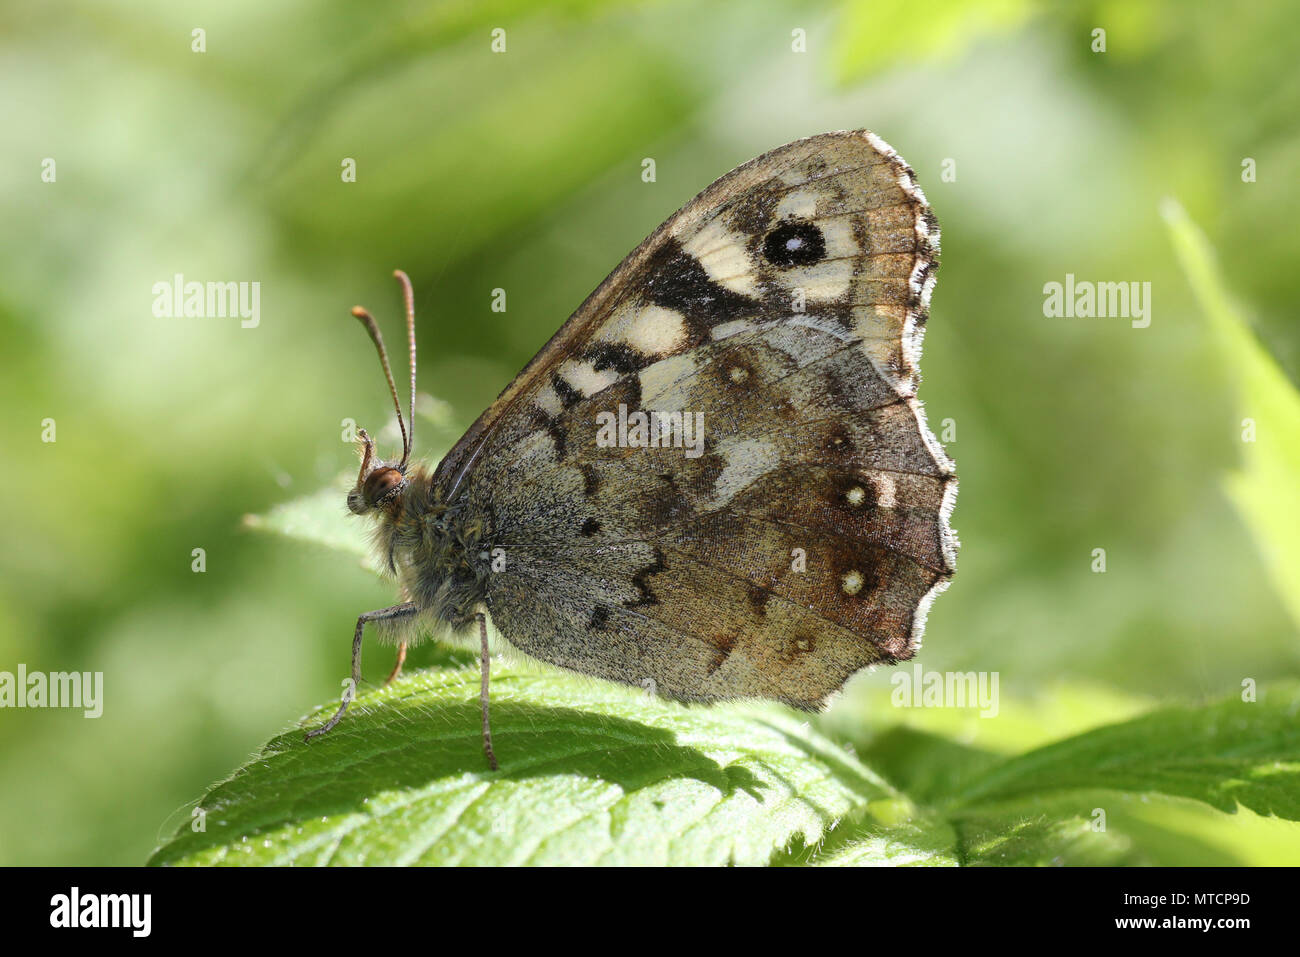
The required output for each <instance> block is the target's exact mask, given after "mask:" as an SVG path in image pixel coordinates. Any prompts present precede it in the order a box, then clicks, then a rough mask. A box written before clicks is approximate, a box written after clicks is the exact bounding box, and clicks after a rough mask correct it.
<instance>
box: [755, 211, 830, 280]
mask: <svg viewBox="0 0 1300 957" xmlns="http://www.w3.org/2000/svg"><path fill="white" fill-rule="evenodd" d="M763 255H764V256H765V257H766V258H767V261H768V262H770V263H771V264H772V265H773V266H780V267H781V268H782V269H788V268H789V267H791V266H811V265H812V264H813V263H815V262H820V261H821V258H822V257H823V256H825V255H826V238H825V237H824V236H822V231H821V230H820V229H818V228H817V226H816V225H815V224H814V223H810V222H808V221H807V220H802V219H791V220H786V221H785V222H783V223H781V224H780V225H779V226H777V227H776V229H774V230H772V231H771V232H770V233H768V234H767V239H765V240H763Z"/></svg>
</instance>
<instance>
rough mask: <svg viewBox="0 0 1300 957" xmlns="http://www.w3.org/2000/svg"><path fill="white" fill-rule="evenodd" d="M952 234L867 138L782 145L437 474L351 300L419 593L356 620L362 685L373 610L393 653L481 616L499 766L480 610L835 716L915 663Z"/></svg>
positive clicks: (372, 465) (628, 264)
mask: <svg viewBox="0 0 1300 957" xmlns="http://www.w3.org/2000/svg"><path fill="white" fill-rule="evenodd" d="M938 252H939V227H938V224H937V222H936V221H935V218H934V214H933V213H931V211H930V207H929V206H928V205H927V204H926V201H925V196H924V194H923V193H922V192H921V189H920V187H918V186H917V185H916V183H915V182H914V180H913V174H912V170H911V169H910V168H908V166H907V165H906V164H905V163H904V162H903V161H902V159H901V158H899V156H898V154H897V153H895V152H894V151H893V150H892V149H891V148H890V147H889V146H888V145H886V144H885V143H884V142H883V141H882V140H880V139H879V138H878V137H876V136H875V135H874V134H872V133H869V132H866V131H856V132H841V133H826V134H823V135H821V136H814V137H811V138H809V139H804V140H798V141H797V142H794V143H790V144H787V145H786V146H782V147H780V148H778V149H775V150H772V151H771V152H770V153H765V154H764V155H762V156H760V157H758V158H757V159H755V160H753V161H751V162H749V163H746V164H745V165H743V166H741V167H739V168H737V169H735V170H732V171H731V172H730V173H728V174H727V175H726V176H723V177H722V178H721V179H719V180H718V181H717V182H716V183H714V184H713V185H712V186H710V187H709V188H708V189H706V190H704V192H702V193H700V194H699V195H698V196H697V197H695V199H693V200H691V201H690V202H689V203H687V204H686V205H685V206H684V207H683V208H682V209H681V210H680V211H678V212H677V213H676V214H674V215H673V216H672V217H670V218H669V219H668V221H667V222H665V223H664V224H663V225H662V226H660V227H659V228H658V229H657V230H655V231H654V233H653V234H651V236H650V237H649V238H648V239H647V240H646V241H645V242H643V243H642V244H641V245H640V246H638V247H637V248H636V249H635V250H634V251H633V252H632V253H631V255H629V256H628V257H627V258H626V259H625V260H623V262H622V264H621V265H619V267H618V268H617V269H615V270H614V272H613V273H612V274H611V275H610V276H609V278H607V279H606V280H605V281H604V282H603V283H601V284H600V286H599V287H598V288H597V289H596V291H595V292H593V293H592V294H591V295H590V296H589V297H588V298H587V301H586V302H584V303H583V304H582V305H581V306H580V307H579V308H578V311H577V312H575V313H574V314H573V316H572V317H571V318H570V319H569V321H568V322H566V323H565V324H564V325H563V326H562V327H561V328H560V331H559V332H557V333H556V334H555V336H554V337H553V338H552V339H551V340H550V341H549V342H548V343H547V344H546V345H545V346H544V347H543V348H542V350H541V351H540V352H539V353H538V354H537V355H536V356H535V357H534V358H533V360H532V361H531V362H529V363H528V365H527V366H525V367H524V369H523V371H522V372H520V373H519V375H518V376H516V377H515V379H514V381H513V382H511V383H510V385H509V386H508V387H507V388H506V389H505V391H504V392H502V393H501V395H500V397H499V398H498V399H497V400H496V401H495V402H494V403H493V404H492V406H491V407H490V408H489V409H488V410H487V411H486V412H484V413H483V414H482V415H481V416H480V417H479V419H478V421H477V422H475V423H474V425H473V426H472V427H471V428H470V430H469V431H468V432H467V433H466V434H465V435H464V437H463V438H461V440H460V441H459V442H458V443H456V445H455V447H454V448H453V449H452V450H451V451H450V452H449V453H448V454H447V456H446V457H445V458H444V459H443V460H442V462H441V463H440V464H439V465H438V467H437V468H436V469H435V470H433V471H429V470H427V469H425V468H424V467H422V466H420V465H418V464H416V463H413V462H411V442H412V435H411V431H410V429H411V426H412V425H413V423H412V422H411V421H410V417H408V419H407V420H406V421H403V420H402V410H401V403H400V401H399V400H398V398H397V390H396V387H395V385H394V383H393V377H392V373H391V371H390V369H389V364H388V358H387V355H386V354H385V351H384V347H383V339H382V337H381V336H380V334H379V331H378V328H377V327H376V325H375V322H374V320H373V319H372V318H371V317H370V315H369V314H368V313H367V312H365V310H363V309H360V308H359V307H358V308H357V309H355V310H353V312H354V314H355V315H356V316H357V317H358V318H360V319H361V320H362V322H363V323H364V324H365V325H366V327H367V329H368V330H369V332H370V334H371V337H372V339H373V340H374V342H375V345H376V347H377V348H378V350H379V353H380V359H381V362H382V364H383V368H384V374H385V376H386V377H387V379H388V384H389V390H390V392H391V393H392V397H393V403H394V405H395V406H397V412H398V423H399V426H400V427H401V430H402V439H403V448H402V457H401V459H400V460H396V461H387V460H380V459H378V458H376V456H375V453H374V444H373V442H372V441H371V439H370V438H369V436H367V435H366V434H365V433H364V432H362V433H361V439H362V442H363V448H362V461H361V471H360V474H359V475H358V476H357V483H356V487H355V488H354V489H353V490H352V491H351V492H350V493H349V494H348V506H349V508H350V509H351V510H352V511H353V512H355V513H357V514H359V515H370V516H372V517H373V518H374V519H375V520H376V534H377V539H376V541H377V548H378V551H379V554H380V557H381V559H382V562H383V565H384V566H385V568H386V569H387V570H388V572H390V573H391V574H392V575H393V576H394V577H395V578H396V579H397V582H398V583H399V585H400V587H401V591H402V595H403V597H404V598H405V599H406V600H405V601H403V602H402V603H401V604H398V605H394V606H393V607H391V608H385V609H382V610H380V611H373V612H367V613H366V614H364V615H362V616H361V617H360V618H358V619H357V626H356V633H355V637H354V642H353V681H354V683H357V682H359V681H360V679H361V675H360V656H361V639H362V631H363V628H364V626H365V624H366V622H376V623H378V625H379V627H380V629H381V632H382V633H383V634H385V635H386V636H387V637H390V638H392V639H393V640H396V641H397V642H398V643H399V645H400V648H401V650H400V651H399V661H398V668H400V666H401V657H402V654H404V651H405V647H406V643H407V642H410V641H414V640H417V639H418V638H420V637H421V636H425V635H428V634H430V633H431V632H436V631H440V630H445V629H451V630H454V631H460V630H464V629H467V628H469V627H470V626H471V625H473V624H474V623H475V621H477V624H478V630H479V638H480V648H481V650H482V659H481V663H482V689H483V693H482V712H483V743H484V749H485V751H486V753H487V756H488V760H489V763H490V764H491V765H492V766H493V767H496V759H495V757H494V756H493V753H492V744H491V736H490V733H489V726H488V695H487V690H488V660H489V659H488V654H487V623H486V618H485V616H490V617H491V618H492V621H493V623H494V625H495V626H496V628H497V629H498V630H499V631H500V633H501V634H502V635H503V636H504V637H505V638H506V640H508V641H509V642H510V644H512V645H513V646H515V647H516V648H518V649H519V650H521V651H523V652H525V653H526V654H528V655H531V656H532V657H534V658H538V659H540V660H542V661H545V662H550V663H551V664H553V665H557V666H559V667H561V668H567V669H570V670H572V671H576V672H580V673H582V674H584V675H591V676H595V677H599V678H606V679H610V680H614V681H621V682H627V683H630V684H637V685H641V686H644V687H648V688H651V689H652V690H654V691H655V692H657V693H658V694H661V695H664V696H666V697H669V698H674V699H678V700H681V701H694V702H710V701H718V700H722V699H727V698H743V697H752V698H770V699H774V700H777V701H782V702H786V703H787V704H791V705H794V706H796V707H799V708H805V709H818V708H821V707H822V706H823V705H824V704H825V703H826V701H827V699H828V698H829V697H830V696H831V695H832V694H834V693H835V692H836V691H837V690H838V689H839V688H840V687H841V686H842V685H843V684H844V682H845V681H846V680H847V679H848V678H849V677H850V676H851V675H852V674H854V672H856V671H859V670H860V669H862V668H865V667H867V666H869V665H876V664H892V663H894V662H897V661H900V660H903V659H906V658H910V657H911V656H912V655H913V654H914V653H915V652H916V649H917V647H918V645H919V643H920V640H921V632H922V629H923V627H924V623H925V616H926V612H927V610H928V608H929V605H930V602H931V601H932V600H933V598H934V596H935V595H936V594H938V592H940V591H941V590H942V589H943V588H944V587H945V586H946V585H947V584H948V581H949V579H950V578H951V576H952V573H953V569H954V561H955V555H956V549H957V541H956V538H955V536H954V535H953V533H952V531H951V530H950V528H949V526H948V517H949V514H950V513H951V511H952V507H953V502H954V500H955V498H956V493H957V480H956V478H955V476H954V474H953V466H952V463H951V462H950V461H949V459H948V457H947V456H946V455H945V454H944V452H943V450H942V448H941V447H940V446H939V444H938V442H936V440H935V439H934V437H933V435H931V433H930V431H929V429H928V428H927V426H926V422H925V417H924V414H923V413H922V410H921V406H920V403H919V402H918V401H917V399H916V388H917V383H918V375H919V373H918V368H917V364H918V362H919V360H920V355H921V338H922V334H923V332H924V328H925V322H926V315H927V309H928V304H929V299H930V291H931V289H932V288H933V285H934V281H935V269H936V267H937V265H938ZM397 275H398V277H399V279H401V281H402V284H403V289H404V292H405V298H406V313H407V332H408V338H409V342H410V365H411V403H412V415H413V413H414V402H415V331H414V308H413V297H412V293H411V286H410V283H409V281H408V280H407V279H406V276H405V274H403V273H400V272H399V273H398V274H397ZM396 671H397V669H394V673H396ZM347 704H348V701H347V699H346V698H345V700H344V702H343V705H342V706H341V707H340V708H339V709H338V712H337V713H336V714H335V715H334V716H333V717H332V718H331V719H330V720H329V721H328V722H327V723H326V724H325V725H324V726H322V727H321V728H319V729H317V730H315V731H313V732H311V733H310V735H309V737H310V736H314V735H317V734H322V733H324V732H326V731H328V730H329V729H331V728H333V727H334V726H335V724H337V722H338V720H339V719H340V718H341V717H342V715H343V712H344V710H345V709H346V708H347Z"/></svg>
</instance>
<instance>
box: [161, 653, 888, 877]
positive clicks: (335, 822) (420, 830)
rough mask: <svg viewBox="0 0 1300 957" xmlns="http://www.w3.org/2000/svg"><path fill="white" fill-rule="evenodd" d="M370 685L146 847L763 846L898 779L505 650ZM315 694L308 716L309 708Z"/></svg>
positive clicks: (394, 850)
mask: <svg viewBox="0 0 1300 957" xmlns="http://www.w3.org/2000/svg"><path fill="white" fill-rule="evenodd" d="M478 683H479V680H478V673H477V668H476V667H473V666H468V667H462V668H436V669H431V670H428V671H423V672H420V673H419V674H416V675H412V676H410V677H407V678H404V679H402V680H401V681H398V682H395V683H394V684H393V685H392V686H390V687H388V688H386V689H380V690H375V691H372V692H370V693H368V694H365V695H363V696H361V697H359V698H358V699H357V701H356V702H354V704H353V706H352V709H351V710H350V711H349V713H348V715H347V716H346V717H345V718H344V720H343V722H342V723H340V724H339V726H338V727H337V728H336V729H335V730H334V731H333V732H331V733H330V734H328V735H326V736H324V737H322V738H318V739H315V740H313V741H312V742H311V743H305V742H304V741H303V730H302V729H301V728H295V729H293V730H291V731H288V732H285V733H284V734H282V735H280V736H279V737H277V738H274V739H273V740H271V741H270V742H268V743H267V744H266V746H265V747H263V748H262V750H261V752H260V753H259V754H258V755H257V756H256V757H255V758H254V759H253V760H252V761H250V762H249V763H248V764H247V765H245V766H244V767H243V768H241V769H240V770H238V771H237V772H235V774H234V775H233V776H232V777H231V778H230V779H229V780H228V781H226V782H224V783H222V784H219V785H217V786H216V787H214V788H213V789H212V790H210V791H209V792H208V794H207V795H206V796H205V797H204V798H203V799H202V801H201V802H200V805H199V806H200V807H201V808H202V815H201V819H202V820H203V821H204V827H205V830H203V831H201V832H196V831H194V830H193V829H192V825H191V824H190V823H188V822H187V824H186V825H184V826H183V827H182V828H181V829H180V830H179V831H178V833H177V834H176V835H175V836H174V837H173V839H172V841H171V842H170V843H169V844H167V845H165V846H164V847H162V848H160V849H159V850H158V851H157V852H156V853H155V854H154V856H153V858H152V860H151V863H153V864H277V865H284V864H313V865H314V864H622V863H636V864H728V863H734V864H765V863H768V862H769V861H770V860H771V859H772V858H773V857H774V855H776V854H778V853H779V852H781V851H782V850H783V849H785V848H787V847H789V846H791V845H792V844H802V845H804V846H814V845H816V844H817V843H818V842H819V841H821V840H822V839H823V837H825V836H826V835H827V834H828V833H829V832H830V830H831V829H832V827H833V826H834V825H835V823H836V822H837V821H838V820H840V819H841V818H844V817H845V816H846V815H848V814H849V813H850V812H853V811H856V810H861V809H864V808H865V807H866V806H867V805H868V804H869V803H871V802H873V801H876V802H878V801H884V800H892V799H895V798H896V795H895V794H894V793H893V792H892V791H891V790H890V789H889V787H888V786H887V785H885V784H884V783H883V782H882V781H881V780H880V779H879V778H878V777H877V776H876V775H875V774H874V773H873V772H871V771H870V770H869V769H867V768H866V767H864V766H863V765H862V764H860V763H859V762H858V761H857V760H856V759H854V758H853V757H851V756H850V755H848V754H847V753H846V752H845V751H843V750H842V749H841V748H840V747H838V746H837V745H835V744H834V743H832V742H831V741H830V740H828V739H826V738H824V737H822V736H821V735H820V734H818V733H817V732H815V731H813V730H812V729H811V728H810V727H809V726H808V725H807V724H806V723H803V722H800V721H799V720H798V719H797V718H796V717H794V715H793V714H792V713H791V712H788V711H787V710H785V709H783V708H780V707H777V706H766V705H728V706H718V707H713V708H699V707H694V708H692V707H685V706H682V705H677V704H673V703H670V702H665V701H661V700H659V699H657V698H654V697H651V696H649V695H646V694H645V693H644V692H641V691H639V690H637V689H629V688H623V687H621V686H616V685H611V684H607V683H604V682H596V681H588V680H585V679H581V678H575V677H572V676H568V675H564V674H560V673H557V672H549V671H547V672H543V671H541V670H535V669H534V668H532V667H531V666H527V665H497V666H494V668H493V676H492V690H493V693H492V731H493V739H494V743H495V746H496V752H497V756H498V758H499V759H500V762H501V769H500V770H499V771H497V772H491V771H489V770H488V769H487V766H486V763H485V761H484V758H483V754H482V752H481V750H480V738H479V705H478ZM326 716H327V711H322V712H321V713H320V714H319V715H317V716H314V717H313V719H312V720H311V721H310V722H308V724H309V725H310V726H316V725H318V724H319V723H320V721H322V720H323V719H324V717H326Z"/></svg>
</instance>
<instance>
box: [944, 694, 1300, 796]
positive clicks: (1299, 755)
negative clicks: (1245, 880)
mask: <svg viewBox="0 0 1300 957" xmlns="http://www.w3.org/2000/svg"><path fill="white" fill-rule="evenodd" d="M1071 788H1076V789H1092V790H1095V789H1109V790H1119V791H1134V792H1151V793H1156V794H1164V795H1169V796H1171V797H1185V798H1192V799H1194V800H1197V801H1202V802H1204V803H1206V804H1208V805H1210V806H1211V807H1213V808H1216V809H1218V810H1220V811H1227V812H1234V811H1236V809H1237V806H1238V805H1239V804H1240V805H1243V806H1245V807H1247V808H1250V809H1251V810H1252V811H1255V812H1256V813H1258V814H1264V815H1275V816H1277V817H1282V818H1286V819H1287V820H1291V821H1296V820H1300V686H1296V685H1284V686H1281V687H1276V688H1270V689H1268V690H1267V691H1264V692H1261V694H1260V697H1259V700H1258V701H1253V702H1247V701H1242V700H1241V698H1240V697H1230V698H1227V699H1225V700H1223V701H1219V702H1216V703H1213V704H1209V705H1204V706H1201V707H1171V708H1164V709H1161V710H1158V711H1154V712H1152V713H1150V714H1147V715H1143V716H1142V717H1139V718H1135V719H1133V720H1131V721H1126V722H1123V723H1121V724H1114V725H1109V726H1107V727H1101V728H1096V729H1094V730H1092V731H1087V732H1085V733H1083V734H1079V735H1076V736H1074V737H1072V738H1067V739H1066V740H1064V741H1060V742H1057V743H1056V744H1051V745H1048V746H1046V747H1042V748H1038V749H1036V750H1034V751H1030V752H1029V753H1028V754H1024V755H1021V756H1019V757H1014V758H1010V759H1008V760H1006V761H1003V762H1002V763H1000V764H998V765H996V766H995V767H993V768H991V769H989V770H988V771H986V772H985V773H983V774H982V775H978V776H976V777H974V778H973V779H972V780H968V781H967V782H966V784H965V785H964V786H963V788H962V790H961V791H960V792H958V793H956V794H954V795H951V796H950V798H949V805H950V807H952V808H953V809H955V810H956V812H957V813H959V814H960V813H962V812H963V811H964V810H967V809H971V808H979V807H980V806H982V805H991V804H997V803H999V802H1005V801H1008V800H1015V799H1021V798H1025V797H1027V796H1032V795H1037V794H1044V793H1050V792H1055V791H1061V790H1065V789H1071Z"/></svg>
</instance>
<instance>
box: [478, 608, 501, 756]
mask: <svg viewBox="0 0 1300 957" xmlns="http://www.w3.org/2000/svg"><path fill="white" fill-rule="evenodd" d="M478 634H479V646H480V653H479V660H478V663H479V674H480V675H481V676H482V679H483V683H482V685H481V687H480V690H479V701H480V703H481V704H482V706H483V753H484V754H485V755H487V761H488V767H490V768H491V769H492V770H493V771H495V770H496V769H497V756H496V755H495V754H494V753H493V751H492V726H491V724H490V722H489V721H488V668H489V667H490V663H491V658H490V657H489V655H488V639H487V618H486V616H484V615H483V613H482V612H480V613H479V615H478Z"/></svg>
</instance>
